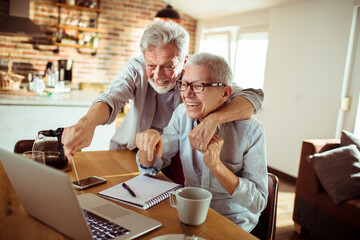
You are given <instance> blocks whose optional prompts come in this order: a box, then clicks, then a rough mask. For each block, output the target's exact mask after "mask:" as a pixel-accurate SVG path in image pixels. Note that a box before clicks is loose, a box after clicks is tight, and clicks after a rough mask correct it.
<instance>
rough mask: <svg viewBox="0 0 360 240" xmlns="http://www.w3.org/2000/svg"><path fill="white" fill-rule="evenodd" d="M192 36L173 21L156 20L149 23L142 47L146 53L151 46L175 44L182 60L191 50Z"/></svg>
mask: <svg viewBox="0 0 360 240" xmlns="http://www.w3.org/2000/svg"><path fill="white" fill-rule="evenodd" d="M189 42H190V37H189V34H188V32H187V31H186V30H185V29H184V28H182V27H181V26H180V25H179V24H177V23H175V22H173V21H156V22H153V23H151V24H149V25H148V26H147V27H146V29H145V31H144V34H143V35H142V37H141V41H140V49H141V52H142V53H143V54H144V52H145V51H146V50H148V48H149V47H162V46H165V45H167V44H174V45H175V46H176V47H177V49H178V50H179V57H180V62H183V61H184V60H185V57H186V56H187V55H188V52H189Z"/></svg>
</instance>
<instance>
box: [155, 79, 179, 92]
mask: <svg viewBox="0 0 360 240" xmlns="http://www.w3.org/2000/svg"><path fill="white" fill-rule="evenodd" d="M154 81H155V80H154V79H153V78H151V79H149V83H150V85H151V87H152V88H153V89H154V90H155V92H157V93H159V94H164V93H167V92H168V91H170V90H172V89H173V88H174V87H175V85H176V82H171V80H170V83H169V84H167V85H166V86H158V85H156V83H155V82H154Z"/></svg>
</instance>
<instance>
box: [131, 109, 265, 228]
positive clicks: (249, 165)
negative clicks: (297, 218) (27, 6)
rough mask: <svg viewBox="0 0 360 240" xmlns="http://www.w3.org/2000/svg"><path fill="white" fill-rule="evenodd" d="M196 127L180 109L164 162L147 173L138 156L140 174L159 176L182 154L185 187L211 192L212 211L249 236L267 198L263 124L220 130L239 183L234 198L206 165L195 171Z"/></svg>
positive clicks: (169, 130) (166, 140) (224, 157)
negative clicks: (193, 143)
mask: <svg viewBox="0 0 360 240" xmlns="http://www.w3.org/2000/svg"><path fill="white" fill-rule="evenodd" d="M195 126H196V121H195V120H193V119H190V118H189V117H188V116H187V111H186V108H185V106H184V104H181V105H179V106H178V107H177V108H176V109H175V111H174V114H173V115H172V118H171V120H170V122H169V124H168V126H167V127H166V128H165V129H164V132H163V135H162V136H161V137H162V140H163V154H162V158H156V160H155V163H154V165H153V167H152V168H148V169H144V168H142V167H141V166H140V164H139V157H138V156H137V162H138V164H139V170H140V172H141V173H143V174H150V175H154V174H157V172H158V171H159V170H161V169H162V168H164V167H166V166H167V165H169V164H170V161H171V157H173V156H174V155H175V154H176V153H177V151H178V150H179V151H180V158H181V162H182V166H183V171H184V176H185V186H192V187H201V188H204V189H207V190H209V191H210V192H211V193H212V194H213V197H212V200H211V204H210V207H211V208H213V209H214V210H216V211H217V212H219V213H220V214H222V215H223V216H225V217H226V218H228V219H229V220H231V221H232V222H234V223H236V224H238V225H239V226H240V227H242V228H243V229H244V230H246V231H248V232H250V231H251V230H252V229H253V228H254V227H255V226H256V224H257V222H258V219H259V216H260V213H261V211H262V210H263V209H264V208H265V207H266V202H267V194H268V191H267V186H268V182H267V179H268V178H267V162H266V151H265V134H264V130H263V127H262V125H261V123H260V122H258V121H257V120H255V119H252V118H250V119H247V120H242V121H233V122H229V123H225V124H221V125H219V126H218V131H217V133H216V134H217V135H218V136H219V137H220V138H222V139H223V140H224V145H223V147H222V150H221V153H220V159H221V161H222V162H223V163H224V164H225V166H226V167H227V168H228V169H230V170H231V171H232V172H233V173H234V174H235V175H236V176H237V177H238V179H239V185H238V186H237V188H236V189H235V191H234V192H233V194H229V193H228V192H227V191H226V189H225V188H224V187H223V186H222V185H221V183H220V182H219V181H218V180H217V178H216V177H215V176H214V175H213V173H212V172H211V171H210V170H209V169H208V168H207V166H206V165H205V164H204V165H203V169H202V171H199V170H198V169H196V167H195V166H196V164H195V159H194V156H195V155H194V154H195V150H193V149H192V148H191V145H190V141H189V138H188V133H189V132H190V131H191V130H192V129H193V128H194V127H195ZM201 172H202V173H201Z"/></svg>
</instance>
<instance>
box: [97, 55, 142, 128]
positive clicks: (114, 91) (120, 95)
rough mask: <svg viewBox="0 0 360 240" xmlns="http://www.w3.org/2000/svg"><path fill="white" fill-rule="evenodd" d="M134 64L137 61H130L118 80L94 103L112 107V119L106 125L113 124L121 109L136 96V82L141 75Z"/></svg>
mask: <svg viewBox="0 0 360 240" xmlns="http://www.w3.org/2000/svg"><path fill="white" fill-rule="evenodd" d="M134 62H135V60H130V62H128V63H127V64H126V66H125V67H124V69H123V70H122V72H121V73H120V75H119V76H118V77H117V79H116V80H115V81H114V82H112V83H111V85H110V86H109V88H108V90H107V91H106V92H105V93H103V94H101V95H99V97H98V98H97V99H96V100H95V101H94V102H93V103H92V105H94V104H95V103H97V102H104V103H106V104H108V105H109V106H110V108H111V113H110V117H109V119H108V121H107V122H106V123H105V124H110V123H112V122H113V121H114V120H115V119H116V115H117V114H118V113H119V112H120V111H121V108H122V107H123V106H124V105H125V104H126V103H128V102H129V100H130V99H132V98H134V96H135V91H136V80H137V78H139V77H140V76H139V75H140V73H139V72H138V71H137V68H136V66H135V65H134Z"/></svg>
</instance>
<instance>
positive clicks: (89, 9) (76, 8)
mask: <svg viewBox="0 0 360 240" xmlns="http://www.w3.org/2000/svg"><path fill="white" fill-rule="evenodd" d="M56 6H58V7H62V8H66V9H71V10H80V11H87V12H98V13H105V11H104V10H102V9H98V8H88V7H81V6H76V5H68V4H64V3H57V4H56Z"/></svg>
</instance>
